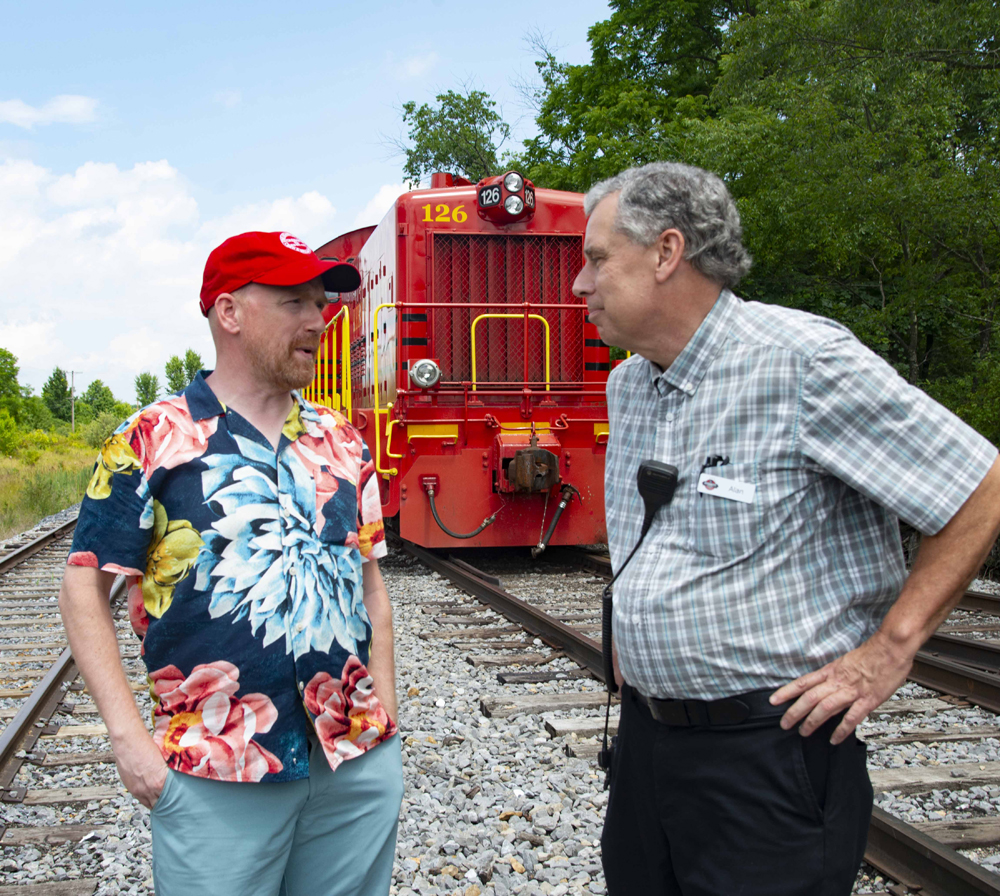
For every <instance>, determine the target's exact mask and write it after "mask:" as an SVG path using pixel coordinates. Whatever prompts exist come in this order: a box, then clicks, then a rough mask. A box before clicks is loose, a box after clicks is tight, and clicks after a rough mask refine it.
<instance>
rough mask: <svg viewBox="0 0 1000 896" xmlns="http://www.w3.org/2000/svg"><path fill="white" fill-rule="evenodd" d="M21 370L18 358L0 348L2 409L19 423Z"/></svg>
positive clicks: (0, 398) (0, 396)
mask: <svg viewBox="0 0 1000 896" xmlns="http://www.w3.org/2000/svg"><path fill="white" fill-rule="evenodd" d="M19 372H20V369H19V368H18V365H17V358H15V357H14V355H13V354H12V353H11V352H9V351H7V349H5V348H0V408H2V409H3V410H5V411H6V412H7V413H8V414H9V415H10V416H11V417H13V418H14V419H15V420H18V421H19V418H20V416H21V400H22V399H21V387H20V385H19V384H18V382H17V375H18V373H19Z"/></svg>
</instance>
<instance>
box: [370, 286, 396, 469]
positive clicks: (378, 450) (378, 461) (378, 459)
mask: <svg viewBox="0 0 1000 896" xmlns="http://www.w3.org/2000/svg"><path fill="white" fill-rule="evenodd" d="M395 307H396V303H395V302H383V303H382V304H381V305H376V306H375V311H374V313H373V316H372V350H373V352H374V361H375V370H374V376H375V401H374V405H375V407H374V411H375V472H376V473H378V474H380V475H382V476H385V477H386V478H388V477H389V476H398V475H399V470H398V469H397V468H396V467H389V468H388V469H387V470H383V469H382V446H381V443H382V437H381V434H380V433H379V414H381V413H382V411H381V410H379V406H378V387H379V378H378V313H379V312H380V311H381V310H382V309H383V308H395ZM389 408H390V409H391V408H392V405H389ZM385 413H386V414H387V415H388V413H389V411H385ZM388 424H389V421H388V417H387V418H386V427H387V428H388ZM385 447H386V454H387V455H388V454H389V450H388V449H389V445H388V443H386V446H385ZM399 456H400V457H401V456H402V455H399Z"/></svg>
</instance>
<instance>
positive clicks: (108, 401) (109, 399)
mask: <svg viewBox="0 0 1000 896" xmlns="http://www.w3.org/2000/svg"><path fill="white" fill-rule="evenodd" d="M80 400H81V401H85V402H87V404H88V405H90V407H91V409H92V410H93V412H94V414H95V415H98V416H99V415H100V414H106V413H109V412H111V411H112V410H114V406H115V396H114V394H113V393H112V391H111V389H109V388H108V387H107V386H105V385H104V383H103V382H102V381H101V380H92V381H91V383H90V385H89V386H87V391H86V392H84V393H83V394H82V395H81V396H80ZM77 413H79V410H78V411H77Z"/></svg>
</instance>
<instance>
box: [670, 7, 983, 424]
mask: <svg viewBox="0 0 1000 896" xmlns="http://www.w3.org/2000/svg"><path fill="white" fill-rule="evenodd" d="M998 25H1000V12H998V10H997V7H996V6H995V5H994V4H993V3H992V2H988V0H981V2H980V0H934V2H932V0H826V2H822V3H818V2H811V3H793V2H790V0H783V2H771V3H768V4H767V6H766V12H765V14H761V15H757V16H746V17H742V18H740V19H739V20H738V21H737V22H735V23H734V24H733V26H732V27H731V28H730V29H729V32H728V35H727V49H728V50H729V51H730V54H729V56H728V57H727V63H726V66H725V69H724V71H723V72H722V74H721V76H720V78H719V80H718V82H717V84H716V87H715V89H714V91H713V94H712V98H713V101H714V103H715V104H716V108H717V117H716V118H715V119H714V120H711V121H706V122H703V123H701V124H700V125H699V126H697V127H694V128H692V131H691V136H690V139H689V141H688V143H687V149H688V153H687V154H688V156H689V157H691V158H693V159H695V160H696V161H698V162H700V163H702V164H704V165H705V166H706V167H709V168H712V169H713V170H716V171H718V172H719V173H720V174H723V175H724V176H725V177H726V179H727V180H728V181H729V183H730V185H731V188H732V190H733V193H734V196H735V197H736V198H737V202H738V203H739V206H740V211H741V215H742V218H743V221H744V227H745V230H746V233H747V237H748V243H749V245H750V247H751V250H752V251H753V253H754V255H755V258H756V261H757V267H756V270H755V272H754V274H753V276H752V278H751V280H750V281H749V282H748V284H747V288H746V289H745V290H744V291H745V292H747V293H749V294H753V295H757V296H759V297H761V298H764V299H767V300H769V301H778V302H785V303H787V304H793V305H798V306H800V307H804V308H807V309H808V310H812V311H816V312H818V313H821V314H825V315H827V316H830V317H835V318H837V319H839V320H841V321H843V322H845V323H847V324H848V325H849V326H851V327H852V329H853V330H854V331H855V333H856V334H857V335H858V336H859V337H860V338H862V339H863V340H864V341H866V342H867V343H868V344H869V345H870V346H871V347H872V348H874V349H876V350H877V351H879V352H881V353H882V354H883V355H885V356H886V357H887V358H888V359H889V360H890V361H892V362H893V363H895V364H896V366H897V368H898V369H899V371H900V373H902V374H903V375H904V376H905V377H906V378H907V379H908V380H909V381H910V382H911V383H920V384H922V385H924V386H925V388H927V390H928V391H929V392H931V394H934V395H935V396H937V397H940V398H942V399H943V400H945V401H946V402H947V403H948V404H949V405H950V406H952V407H953V408H954V409H956V410H958V411H959V412H960V413H965V415H966V416H967V417H969V418H970V419H972V417H970V415H969V413H967V412H968V411H970V410H971V407H970V405H969V402H968V401H966V400H962V399H961V398H960V395H961V394H965V395H969V394H970V393H971V394H975V393H980V392H982V393H983V394H982V395H980V396H979V398H978V399H976V400H975V401H974V402H973V404H975V405H983V402H984V401H985V406H989V403H990V399H989V398H988V395H987V393H988V391H989V389H990V388H995V386H991V385H990V383H991V382H994V381H993V380H991V379H990V377H989V375H988V372H989V370H990V369H991V363H990V361H989V359H991V358H992V359H993V361H995V358H994V357H993V356H994V354H995V352H996V349H997V346H996V336H995V333H994V322H995V319H996V313H997V303H998V299H1000V292H998V287H1000V282H998V280H997V271H998V265H1000V189H998V188H1000V172H998V170H997V166H996V151H995V146H996V142H997V138H998V136H1000V134H998V129H1000V99H998V97H1000V93H998V88H1000V65H998V59H997V47H996V42H995V37H994V35H996V34H997V33H998ZM984 390H985V391H984ZM973 416H975V415H973ZM976 419H977V420H978V424H979V425H980V426H981V427H982V428H983V431H984V433H985V434H986V435H988V436H989V437H991V438H993V439H994V440H996V439H998V438H1000V431H998V429H997V427H996V425H995V424H994V425H992V426H991V425H990V424H989V423H988V422H987V420H986V418H984V417H983V416H982V415H981V414H979V415H978V416H977V417H976Z"/></svg>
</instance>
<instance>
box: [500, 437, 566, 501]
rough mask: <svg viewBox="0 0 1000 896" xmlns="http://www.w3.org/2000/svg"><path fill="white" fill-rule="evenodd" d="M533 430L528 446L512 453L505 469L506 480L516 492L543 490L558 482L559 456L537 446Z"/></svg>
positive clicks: (536, 438)
mask: <svg viewBox="0 0 1000 896" xmlns="http://www.w3.org/2000/svg"><path fill="white" fill-rule="evenodd" d="M533 430H534V428H532V433H531V441H530V443H529V447H528V448H522V449H521V450H520V451H518V452H516V453H515V454H514V457H513V459H512V460H511V462H510V467H509V468H508V470H507V480H508V481H509V482H510V484H511V485H512V486H513V487H514V491H517V492H544V491H547V490H548V489H550V488H552V486H553V485H555V484H556V483H558V482H559V458H558V457H556V455H555V454H553V452H551V451H549V450H548V449H547V448H539V447H538V436H537V435H536V434H535V432H534V431H533Z"/></svg>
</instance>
